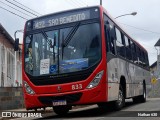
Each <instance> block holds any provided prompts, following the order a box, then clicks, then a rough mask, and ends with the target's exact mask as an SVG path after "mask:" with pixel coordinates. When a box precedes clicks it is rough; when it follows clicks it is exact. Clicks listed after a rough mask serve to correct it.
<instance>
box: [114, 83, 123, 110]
mask: <svg viewBox="0 0 160 120" xmlns="http://www.w3.org/2000/svg"><path fill="white" fill-rule="evenodd" d="M124 105H125V98H124V91H123V88H122V86H121V85H120V87H119V94H118V100H116V101H115V102H114V108H115V110H121V109H122V108H123V106H124Z"/></svg>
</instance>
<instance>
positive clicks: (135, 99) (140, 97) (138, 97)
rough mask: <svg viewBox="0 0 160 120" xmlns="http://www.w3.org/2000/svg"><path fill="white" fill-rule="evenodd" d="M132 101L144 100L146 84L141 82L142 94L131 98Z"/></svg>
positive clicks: (140, 101)
mask: <svg viewBox="0 0 160 120" xmlns="http://www.w3.org/2000/svg"><path fill="white" fill-rule="evenodd" d="M133 102H134V103H143V102H146V85H145V83H143V94H142V95H140V96H137V97H134V98H133Z"/></svg>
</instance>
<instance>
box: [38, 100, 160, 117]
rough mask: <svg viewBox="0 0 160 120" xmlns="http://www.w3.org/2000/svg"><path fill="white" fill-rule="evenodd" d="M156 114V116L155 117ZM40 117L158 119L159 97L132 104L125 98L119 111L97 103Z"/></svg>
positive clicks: (159, 110) (159, 112)
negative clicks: (60, 113)
mask: <svg viewBox="0 0 160 120" xmlns="http://www.w3.org/2000/svg"><path fill="white" fill-rule="evenodd" d="M157 116H158V117H157ZM41 119H56V120H57V119H60V120H63V119H69V120H70V119H71V120H106V119H107V120H117V119H118V120H160V98H150V99H147V102H146V103H139V104H134V103H133V102H132V100H127V101H126V105H125V107H124V108H123V109H122V110H121V111H114V110H111V109H106V110H104V109H100V108H98V106H97V105H92V106H89V107H86V108H80V109H74V110H71V111H70V112H69V113H68V114H67V115H66V116H63V117H61V116H58V115H56V114H55V113H54V112H53V113H52V112H51V113H47V114H45V115H43V118H41Z"/></svg>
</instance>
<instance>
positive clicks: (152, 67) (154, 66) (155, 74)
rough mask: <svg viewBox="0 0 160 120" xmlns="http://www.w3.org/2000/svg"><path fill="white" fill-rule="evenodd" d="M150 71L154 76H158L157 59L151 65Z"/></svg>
mask: <svg viewBox="0 0 160 120" xmlns="http://www.w3.org/2000/svg"><path fill="white" fill-rule="evenodd" d="M150 71H151V74H152V76H156V77H157V61H156V62H154V63H153V64H152V65H151V66H150Z"/></svg>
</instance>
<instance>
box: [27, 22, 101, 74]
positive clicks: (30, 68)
mask: <svg viewBox="0 0 160 120" xmlns="http://www.w3.org/2000/svg"><path fill="white" fill-rule="evenodd" d="M72 29H73V27H67V28H63V29H59V30H53V31H46V32H40V33H37V34H31V35H28V36H26V39H25V71H26V72H27V73H28V74H30V75H32V76H40V75H50V74H52V75H54V74H62V73H70V72H77V71H81V70H84V69H87V68H89V67H91V66H93V65H94V64H96V63H97V62H98V61H99V60H100V59H101V40H100V26H99V24H98V23H92V24H85V25H79V26H78V28H77V30H76V31H75V33H74V34H72V35H73V36H72V37H70V40H69V41H68V43H67V45H66V46H63V43H64V40H66V37H67V36H68V34H70V33H71V32H70V31H72Z"/></svg>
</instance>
